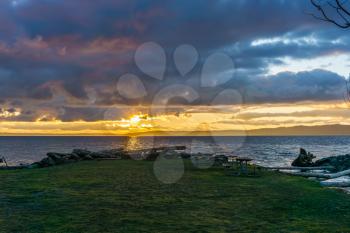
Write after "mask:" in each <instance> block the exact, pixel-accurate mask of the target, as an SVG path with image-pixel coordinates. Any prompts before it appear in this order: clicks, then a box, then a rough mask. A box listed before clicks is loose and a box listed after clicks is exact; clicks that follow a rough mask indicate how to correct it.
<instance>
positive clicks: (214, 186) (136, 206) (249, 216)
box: [0, 161, 350, 233]
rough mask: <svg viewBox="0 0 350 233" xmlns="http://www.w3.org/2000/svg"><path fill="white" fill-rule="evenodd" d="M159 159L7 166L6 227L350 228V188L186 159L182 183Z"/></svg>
mask: <svg viewBox="0 0 350 233" xmlns="http://www.w3.org/2000/svg"><path fill="white" fill-rule="evenodd" d="M152 169H153V163H152V162H141V161H140V162H138V161H101V162H95V161H93V162H81V163H76V164H70V165H65V166H57V167H52V168H47V169H32V170H18V171H1V172H0V185H1V186H0V232H16V233H17V232H35V233H38V232H51V233H53V232H62V233H63V232H64V233H69V232H350V196H349V195H347V194H344V193H342V192H339V191H336V190H330V189H325V188H321V187H320V186H319V184H317V183H316V182H312V181H309V180H307V179H304V178H297V177H290V176H286V175H280V174H277V173H273V172H265V173H264V174H262V176H261V177H259V178H244V177H232V176H226V175H225V174H224V171H223V170H221V169H210V170H199V169H195V168H193V167H192V166H191V165H190V163H186V169H185V175H184V176H183V178H182V179H181V180H180V181H179V182H178V183H176V184H173V185H166V184H162V183H160V182H159V181H158V180H157V179H156V178H155V177H154V175H153V170H152Z"/></svg>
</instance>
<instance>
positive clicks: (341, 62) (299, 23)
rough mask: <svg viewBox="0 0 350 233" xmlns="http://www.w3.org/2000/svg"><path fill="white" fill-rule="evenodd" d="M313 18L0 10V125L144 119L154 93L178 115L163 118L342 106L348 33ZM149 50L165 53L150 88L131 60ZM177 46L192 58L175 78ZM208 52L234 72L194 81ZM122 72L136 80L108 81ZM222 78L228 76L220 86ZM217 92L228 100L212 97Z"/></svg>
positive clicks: (248, 12)
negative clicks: (285, 106) (305, 104)
mask: <svg viewBox="0 0 350 233" xmlns="http://www.w3.org/2000/svg"><path fill="white" fill-rule="evenodd" d="M312 10H313V8H312V6H311V5H310V3H309V1H305V0H296V1H286V0H257V1H250V0H236V1H215V2H212V1H200V2H199V1H162V0H156V1H129V0H105V1H85V0H77V1H52V0H36V1H34V0H16V1H14V0H12V1H11V0H5V1H1V2H0V101H1V105H0V107H2V108H1V111H0V117H1V118H3V119H4V120H8V119H10V120H17V121H50V120H62V121H78V120H83V121H98V120H104V118H105V113H106V111H108V109H109V108H111V107H112V106H118V108H122V107H128V106H129V107H130V108H135V109H137V110H136V111H138V110H140V109H141V110H140V111H141V112H142V113H147V114H152V109H144V108H145V106H149V105H151V104H152V103H153V104H154V103H157V101H155V98H157V96H159V95H160V93H163V94H164V90H166V94H167V97H169V96H170V97H174V98H169V101H170V102H169V103H170V104H172V105H178V106H179V107H178V109H177V110H176V111H175V110H169V112H171V114H180V113H183V112H185V111H188V110H189V109H190V108H191V106H194V107H196V108H197V110H198V108H199V106H211V105H220V104H223V105H237V103H239V104H243V105H244V104H258V103H259V104H260V103H294V102H298V101H315V102H317V101H319V102H320V101H331V100H342V99H343V98H344V93H345V91H346V90H345V88H346V78H347V77H346V76H347V74H348V72H347V69H348V67H349V62H350V55H349V52H350V39H349V36H348V33H349V32H347V31H343V30H339V29H337V28H334V27H333V25H329V24H326V23H324V22H321V21H318V20H315V19H314V18H312V17H310V16H309V15H308V14H306V13H305V12H311V11H312ZM148 41H153V42H156V43H158V44H159V45H160V46H162V47H163V48H164V51H165V57H166V58H167V61H166V69H165V71H164V78H163V79H161V80H157V79H152V78H151V77H150V76H149V75H147V74H144V73H142V72H141V70H140V67H138V66H137V61H136V62H135V61H134V55H135V51H136V49H137V48H138V46H140V45H141V44H143V43H144V42H148ZM183 44H187V45H191V46H193V47H194V48H195V49H196V50H197V51H194V53H196V52H198V55H199V56H198V63H196V64H195V63H194V64H193V67H194V69H193V70H191V71H190V72H189V73H188V74H186V75H184V76H183V73H181V71H180V72H179V71H178V70H177V69H176V68H177V67H176V66H175V64H174V59H173V57H174V56H173V53H174V51H175V49H176V48H177V47H178V46H179V45H183ZM215 52H220V53H225V54H227V55H228V56H229V57H230V58H231V59H232V60H233V63H234V70H233V69H232V68H230V66H226V67H227V70H225V71H223V72H221V73H220V74H217V75H215V74H211V73H210V72H206V74H207V76H206V77H205V82H203V76H201V74H203V70H202V67H203V65H204V64H205V61H206V59H207V58H208V57H209V56H210V55H211V54H213V53H215ZM191 62H192V61H191ZM228 63H229V62H228ZM149 64H151V63H149ZM185 65H186V64H185ZM191 65H192V64H191ZM223 67H224V66H223ZM149 68H150V69H154V67H149ZM125 74H132V75H133V76H132V77H138V78H139V79H136V78H133V80H132V82H130V83H128V79H123V78H122V79H119V78H120V77H125V76H123V75H125ZM227 74H229V75H230V76H232V78H231V79H230V80H226V79H225V80H224V81H225V82H221V81H220V80H221V79H220V77H223V76H225V75H227ZM232 74H233V75H232ZM225 77H226V76H225ZM158 78H159V77H158ZM219 81H220V82H219ZM118 83H119V84H120V85H119V86H118ZM203 83H210V85H209V86H205V85H204V86H203ZM212 84H219V85H212ZM184 86H186V88H181V87H184ZM169 87H177V88H178V89H176V88H169ZM118 88H119V89H118ZM135 89H136V90H137V92H135V93H134V94H132V92H133V90H135ZM227 89H229V90H234V91H232V92H226V94H225V95H224V94H222V91H225V90H227ZM189 90H191V91H189ZM220 93H221V94H220ZM227 93H235V94H234V95H232V96H231V97H232V98H230V96H229V95H228V94H227ZM220 95H222V96H225V97H223V98H222V100H218V99H217V98H218V96H220ZM189 96H190V97H191V98H189ZM129 97H131V98H129ZM192 97H193V98H192ZM194 97H196V98H194ZM220 98H221V97H220ZM188 100H190V101H188ZM223 100H224V101H223ZM136 106H137V107H136ZM156 107H157V106H156ZM19 109H20V110H21V111H19ZM169 109H170V107H169ZM9 110H11V111H9ZM12 110H13V111H12ZM154 112H155V114H158V113H159V112H160V111H158V110H156V111H154ZM169 112H168V113H169ZM116 117H119V118H121V117H125V114H124V113H123V114H117V115H116ZM5 118H6V119H5Z"/></svg>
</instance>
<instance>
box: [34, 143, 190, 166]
mask: <svg viewBox="0 0 350 233" xmlns="http://www.w3.org/2000/svg"><path fill="white" fill-rule="evenodd" d="M185 150H186V147H185V146H173V147H158V148H151V149H142V150H130V151H127V150H125V149H124V148H117V149H111V150H103V151H98V152H94V151H89V150H85V149H74V150H73V151H72V152H71V153H57V152H49V153H47V154H46V155H47V157H45V158H43V159H42V160H41V161H39V162H35V163H33V164H31V165H29V166H28V167H29V168H35V167H39V168H43V167H51V166H56V165H62V164H68V163H75V162H79V161H86V160H119V159H120V160H121V159H124V160H128V159H134V160H149V161H153V160H155V159H157V157H158V156H159V155H161V154H168V155H169V154H172V155H173V156H181V157H182V158H189V157H191V155H190V154H188V153H186V152H185Z"/></svg>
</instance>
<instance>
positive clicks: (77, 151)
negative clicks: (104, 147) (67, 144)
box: [72, 149, 91, 158]
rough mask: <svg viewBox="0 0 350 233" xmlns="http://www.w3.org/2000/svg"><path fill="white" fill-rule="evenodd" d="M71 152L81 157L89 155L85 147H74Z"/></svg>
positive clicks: (89, 152)
mask: <svg viewBox="0 0 350 233" xmlns="http://www.w3.org/2000/svg"><path fill="white" fill-rule="evenodd" d="M72 153H73V154H76V155H78V156H79V157H81V158H84V157H85V156H87V155H90V154H91V151H89V150H85V149H74V150H73V151H72Z"/></svg>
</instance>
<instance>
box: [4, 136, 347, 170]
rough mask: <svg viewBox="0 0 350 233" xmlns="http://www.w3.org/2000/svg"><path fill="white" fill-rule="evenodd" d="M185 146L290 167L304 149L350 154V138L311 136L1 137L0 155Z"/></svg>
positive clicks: (24, 158)
mask: <svg viewBox="0 0 350 233" xmlns="http://www.w3.org/2000/svg"><path fill="white" fill-rule="evenodd" d="M171 145H186V146H187V147H188V151H189V152H207V153H227V154H234V155H238V156H249V157H252V158H254V160H255V162H256V163H257V164H261V165H269V166H273V165H289V164H290V162H291V161H292V160H293V158H294V157H295V156H296V155H297V154H298V151H299V148H300V147H303V148H305V149H307V150H308V151H311V152H312V153H314V154H315V155H316V156H317V158H322V157H326V156H331V155H340V154H347V153H350V136H312V137H303V136H300V137H0V155H2V156H5V157H6V158H7V160H8V161H9V162H10V163H11V164H19V163H31V162H35V161H38V160H40V159H41V158H43V157H45V155H46V153H47V152H49V151H54V152H70V151H71V150H72V149H74V148H86V149H89V150H93V151H97V150H103V149H111V148H116V147H126V148H128V149H138V148H150V147H153V146H171Z"/></svg>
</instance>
